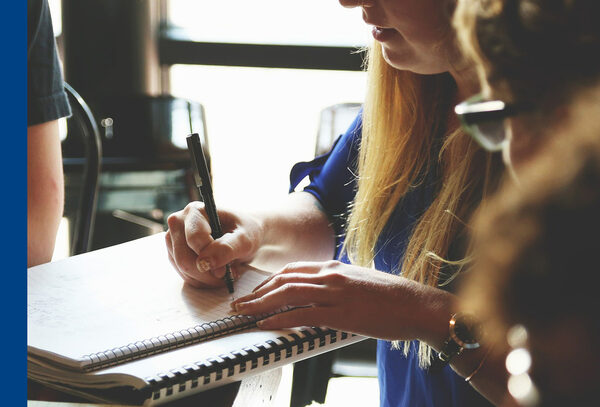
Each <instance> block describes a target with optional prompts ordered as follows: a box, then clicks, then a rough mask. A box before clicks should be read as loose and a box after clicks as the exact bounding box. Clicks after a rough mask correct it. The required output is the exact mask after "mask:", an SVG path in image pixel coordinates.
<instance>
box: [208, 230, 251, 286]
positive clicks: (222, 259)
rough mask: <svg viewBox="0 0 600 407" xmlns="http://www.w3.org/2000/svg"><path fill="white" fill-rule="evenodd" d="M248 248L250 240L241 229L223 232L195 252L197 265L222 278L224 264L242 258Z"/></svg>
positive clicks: (248, 250)
mask: <svg viewBox="0 0 600 407" xmlns="http://www.w3.org/2000/svg"><path fill="white" fill-rule="evenodd" d="M250 250H251V242H250V241H249V239H248V238H247V236H246V235H245V234H244V233H243V230H236V231H235V232H233V233H225V234H224V235H223V236H221V237H220V238H219V239H217V240H214V241H212V242H210V244H208V245H207V246H205V247H204V248H203V249H202V250H200V251H199V252H197V253H198V260H197V266H198V268H199V269H203V268H204V270H209V271H210V272H211V273H212V274H213V275H214V276H215V277H217V278H223V276H224V275H225V265H227V264H231V263H233V262H235V261H236V260H238V259H244V258H245V257H247V255H248V253H249V252H250Z"/></svg>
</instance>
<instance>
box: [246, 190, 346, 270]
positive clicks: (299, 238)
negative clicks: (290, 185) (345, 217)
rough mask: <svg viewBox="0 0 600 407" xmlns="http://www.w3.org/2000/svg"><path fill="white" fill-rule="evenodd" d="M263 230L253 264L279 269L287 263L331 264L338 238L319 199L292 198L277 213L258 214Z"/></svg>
mask: <svg viewBox="0 0 600 407" xmlns="http://www.w3.org/2000/svg"><path fill="white" fill-rule="evenodd" d="M257 218H258V219H259V222H260V224H261V228H262V234H261V235H262V239H261V244H260V247H259V249H258V251H257V253H256V256H255V258H254V260H253V262H252V263H253V264H255V265H257V266H258V267H265V268H267V269H271V270H273V269H278V268H280V267H283V266H284V265H286V264H287V263H290V262H294V261H300V260H310V261H320V260H331V259H333V256H334V253H335V236H334V232H333V228H332V227H331V225H330V224H329V221H328V219H327V216H326V215H325V213H324V212H323V210H322V208H321V207H320V204H319V202H318V201H317V199H316V198H315V197H314V196H312V195H311V194H309V193H305V192H296V193H292V194H290V195H288V196H287V197H286V199H285V201H284V202H283V204H282V205H279V206H278V208H277V209H274V210H269V211H268V212H267V211H265V212H262V213H260V214H257Z"/></svg>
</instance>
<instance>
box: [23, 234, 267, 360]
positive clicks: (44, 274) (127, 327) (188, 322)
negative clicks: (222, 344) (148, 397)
mask: <svg viewBox="0 0 600 407" xmlns="http://www.w3.org/2000/svg"><path fill="white" fill-rule="evenodd" d="M268 275H269V274H268V273H266V272H263V271H260V270H256V269H252V268H250V269H249V270H248V271H247V272H245V273H244V274H243V275H242V277H241V278H240V279H239V280H238V281H236V282H235V290H236V292H235V297H236V298H237V297H240V296H242V295H245V294H247V293H250V292H251V291H252V289H253V288H254V287H256V285H258V284H259V283H260V282H261V281H263V280H264V279H265V278H266V277H267V276H268ZM230 302H231V295H230V294H229V293H228V292H227V289H226V288H225V287H222V288H219V289H197V288H193V287H190V286H187V285H184V284H183V280H182V279H181V277H180V276H179V275H178V274H177V272H176V271H175V270H174V269H173V267H172V266H171V264H170V263H169V260H168V257H167V250H166V246H165V242H164V233H159V234H156V235H153V236H149V237H145V238H142V239H138V240H134V241H132V242H128V243H124V244H121V245H117V246H113V247H109V248H106V249H101V250H97V251H93V252H89V253H86V254H82V255H79V256H74V257H70V258H67V259H63V260H59V261H56V262H53V263H48V264H44V265H40V266H36V267H32V268H30V269H29V270H28V271H27V324H28V332H27V345H28V346H29V351H30V352H33V353H36V352H35V349H32V347H33V348H37V349H40V350H42V351H46V352H51V353H55V354H58V355H62V356H64V357H67V358H70V359H74V360H81V358H82V356H84V355H88V354H92V353H97V352H103V351H105V350H109V349H113V348H118V347H122V346H127V345H129V344H130V343H135V342H137V341H142V340H144V339H150V338H153V337H158V336H161V335H165V334H168V333H171V332H179V331H181V330H184V329H188V328H191V327H194V326H196V325H199V324H202V323H206V322H210V321H214V320H218V319H222V318H224V317H227V316H230V315H231V314H230V306H229V304H230ZM63 362H65V363H69V364H72V363H73V362H74V361H66V360H63Z"/></svg>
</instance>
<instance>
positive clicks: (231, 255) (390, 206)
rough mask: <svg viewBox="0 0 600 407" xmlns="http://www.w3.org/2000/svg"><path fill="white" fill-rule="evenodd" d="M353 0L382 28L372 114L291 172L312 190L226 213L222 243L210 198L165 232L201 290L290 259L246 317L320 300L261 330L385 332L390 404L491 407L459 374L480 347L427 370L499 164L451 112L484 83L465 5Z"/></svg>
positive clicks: (240, 304) (486, 384)
mask: <svg viewBox="0 0 600 407" xmlns="http://www.w3.org/2000/svg"><path fill="white" fill-rule="evenodd" d="M341 3H342V5H343V6H346V7H359V6H360V7H361V8H362V10H363V18H364V20H365V22H367V23H368V24H370V25H373V26H374V29H373V36H374V38H375V40H376V43H375V45H374V46H373V47H372V49H371V51H370V57H369V68H368V69H369V80H370V85H369V92H368V95H367V99H366V101H365V104H364V110H363V112H362V113H361V115H359V117H357V119H356V120H355V122H354V123H353V125H352V126H351V127H350V129H349V130H348V131H347V133H346V134H344V135H343V136H342V137H341V138H340V139H339V140H338V141H337V143H336V144H335V146H334V148H333V150H332V151H331V152H330V153H329V154H328V155H326V156H324V157H320V158H318V159H316V160H315V161H313V162H311V163H301V164H298V165H297V166H296V167H295V168H294V169H293V170H292V178H293V185H292V188H294V187H295V184H296V183H297V182H299V181H300V179H301V178H303V176H304V175H309V176H310V179H311V182H310V185H309V186H308V187H307V188H306V189H305V190H304V191H303V192H295V193H291V194H290V195H289V196H288V199H287V200H286V201H285V202H284V203H282V204H281V205H280V206H279V207H277V208H270V209H269V210H268V211H265V212H263V213H253V214H244V213H242V212H237V211H236V212H230V211H221V212H220V218H221V221H222V223H223V228H224V230H225V231H226V232H228V233H226V234H225V235H224V236H223V237H222V238H220V239H217V240H213V239H212V238H211V237H210V228H209V225H208V222H207V220H206V219H205V216H204V212H203V206H202V204H201V203H192V204H190V205H188V206H187V207H186V208H185V209H184V210H182V211H180V212H178V213H175V214H173V215H172V216H171V217H170V218H169V231H168V232H167V235H166V243H167V247H168V250H169V256H170V259H171V262H172V263H173V265H174V267H175V268H176V270H177V271H178V272H179V273H180V275H181V276H182V278H183V279H184V280H185V281H186V282H187V283H189V284H191V285H194V286H197V287H206V286H217V285H222V284H223V283H222V279H221V277H222V276H223V273H224V268H223V267H224V265H225V264H228V263H232V264H233V266H234V272H235V269H236V267H235V266H236V265H238V264H243V263H249V262H252V263H253V264H256V265H260V264H269V265H270V266H271V267H273V265H277V266H278V267H283V269H282V271H281V272H280V273H278V274H276V275H275V276H274V277H273V278H271V279H270V280H268V281H267V282H266V283H264V285H262V287H260V288H258V290H257V291H256V292H255V296H254V297H253V298H245V299H241V300H242V301H237V302H236V303H235V304H234V306H235V307H236V309H237V311H238V312H240V313H247V314H251V313H258V312H262V310H265V309H274V308H279V307H281V306H283V305H291V306H308V307H302V308H298V309H295V310H292V311H290V312H286V313H283V314H279V315H277V316H273V317H271V318H268V319H266V320H264V321H263V322H262V325H261V326H262V327H263V328H265V329H272V328H280V327H291V326H298V325H315V326H329V327H331V328H337V329H343V330H346V331H351V332H355V333H359V334H364V335H368V336H371V337H376V338H380V341H379V342H378V350H377V353H378V368H379V381H380V387H381V391H380V394H381V405H383V406H422V405H427V406H429V405H431V406H478V405H488V404H489V403H488V402H487V401H486V400H485V399H484V398H483V397H482V396H481V395H480V394H478V393H477V392H476V391H475V390H474V389H472V388H471V387H470V385H469V384H468V383H465V381H464V379H463V377H461V376H460V375H458V374H457V373H455V371H454V370H457V371H459V372H460V373H461V374H462V376H467V375H468V374H469V373H470V371H472V370H473V369H474V368H475V367H476V366H477V363H479V360H480V359H481V357H482V354H481V353H482V352H481V351H479V350H474V351H472V352H463V353H462V354H461V355H460V356H459V357H454V358H453V359H452V360H451V363H450V365H446V366H443V367H440V368H435V369H433V368H431V369H429V368H428V367H429V366H430V364H431V361H432V360H433V359H437V356H435V352H432V348H433V349H436V350H440V349H442V348H443V347H444V343H445V342H446V341H447V339H448V326H449V321H450V319H451V317H452V315H453V313H454V311H455V310H456V306H455V302H456V299H455V296H454V295H453V294H451V290H452V282H453V281H454V277H455V274H456V272H457V269H455V268H454V267H451V266H449V263H448V262H447V260H448V259H449V260H452V261H454V262H455V263H457V264H460V262H461V260H462V257H463V250H464V248H463V238H464V228H463V221H464V220H466V219H468V217H469V216H470V214H471V212H472V211H473V210H474V208H476V207H477V205H478V203H479V202H480V200H481V198H482V197H483V196H484V195H485V193H486V191H487V189H488V188H491V187H493V186H494V183H495V182H494V181H495V178H496V177H495V174H497V173H499V172H500V168H499V162H498V160H495V159H492V158H491V156H490V155H488V154H487V153H485V152H484V151H483V150H481V149H479V148H478V146H477V145H476V143H474V142H473V141H472V140H471V138H470V137H468V136H467V135H466V134H464V133H463V132H462V131H460V129H459V126H458V122H457V121H456V120H455V118H454V114H453V112H452V109H453V107H454V105H455V104H456V102H457V100H459V99H460V98H463V97H466V96H468V95H470V94H472V93H474V91H476V90H477V86H476V76H475V74H474V72H473V71H472V70H471V69H468V67H467V66H466V65H465V64H464V63H463V60H462V58H461V55H460V53H459V52H458V48H457V47H456V46H455V37H454V34H453V30H452V28H451V24H450V19H451V15H452V10H453V9H454V6H455V3H454V2H453V1H448V0H367V1H358V0H342V1H341ZM332 259H338V260H340V261H331V260H332ZM328 260H329V261H328ZM299 261H303V262H299ZM307 261H310V262H307ZM290 262H296V263H291V264H289V263H290ZM398 341H405V342H404V343H398ZM395 345H398V346H395ZM476 382H477V383H476ZM472 383H473V384H474V385H477V386H478V388H480V389H481V390H482V391H483V392H484V393H485V394H486V396H487V397H488V398H490V399H492V400H493V399H499V398H500V397H501V395H500V394H499V393H502V392H503V391H504V389H503V387H502V386H501V385H500V386H497V387H495V385H494V382H493V381H481V379H480V378H476V380H474V381H473V382H472Z"/></svg>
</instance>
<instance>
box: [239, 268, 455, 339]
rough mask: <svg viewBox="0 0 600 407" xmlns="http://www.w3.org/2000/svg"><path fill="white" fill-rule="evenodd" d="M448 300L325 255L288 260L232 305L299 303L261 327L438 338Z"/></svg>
mask: <svg viewBox="0 0 600 407" xmlns="http://www.w3.org/2000/svg"><path fill="white" fill-rule="evenodd" d="M453 301H454V298H453V296H452V295H451V294H448V293H446V292H444V291H442V290H439V289H435V288H432V287H428V286H424V285H422V284H419V283H417V282H414V281H411V280H407V279H405V278H403V277H400V276H396V275H391V274H387V273H383V272H380V271H377V270H372V269H368V268H364V267H358V266H352V265H348V264H343V263H340V262H337V261H327V262H315V263H308V262H306V263H292V264H289V265H288V266H286V267H285V268H284V269H283V270H282V271H281V272H279V273H277V274H275V275H273V276H272V277H269V278H268V279H267V280H265V281H264V282H263V283H262V284H261V285H259V286H258V287H257V288H256V289H255V290H254V292H253V293H252V294H250V295H247V296H245V297H241V298H239V299H238V300H236V301H234V302H233V303H232V307H233V308H234V309H235V310H236V311H237V312H239V313H241V314H247V315H254V314H261V313H268V312H272V311H275V310H277V309H280V308H282V307H285V306H290V307H299V308H295V309H293V310H291V311H287V312H283V313H279V314H276V315H273V316H271V317H269V318H267V319H265V320H263V321H261V322H260V323H259V326H260V327H261V328H262V329H279V328H291V327H296V326H326V327H329V328H333V329H340V330H344V331H349V332H354V333H357V334H362V335H367V336H371V337H376V338H381V339H389V340H412V339H422V340H426V341H427V340H433V341H434V342H436V343H439V342H440V341H442V340H443V338H444V337H445V335H446V334H447V327H448V321H449V319H450V315H451V313H452V312H451V308H452V306H451V304H452V303H453ZM431 338H434V339H431Z"/></svg>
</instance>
